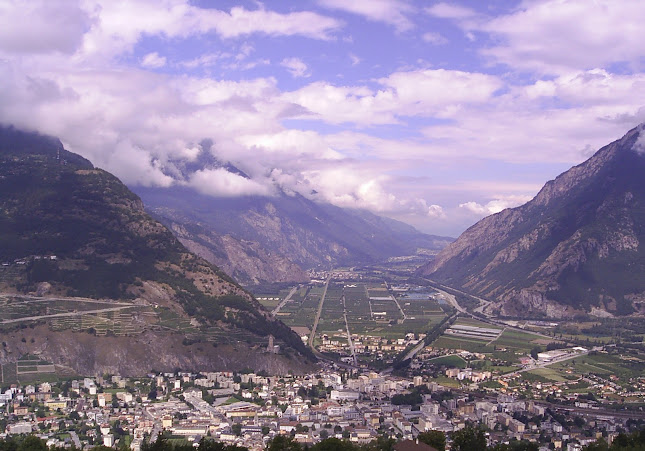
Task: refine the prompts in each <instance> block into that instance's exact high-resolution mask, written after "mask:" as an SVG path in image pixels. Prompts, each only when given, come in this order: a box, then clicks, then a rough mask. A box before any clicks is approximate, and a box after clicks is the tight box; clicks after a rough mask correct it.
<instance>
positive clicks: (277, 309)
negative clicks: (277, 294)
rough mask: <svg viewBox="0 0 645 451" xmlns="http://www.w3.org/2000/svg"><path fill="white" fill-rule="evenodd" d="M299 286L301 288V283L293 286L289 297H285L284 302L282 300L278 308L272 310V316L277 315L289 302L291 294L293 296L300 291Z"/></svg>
mask: <svg viewBox="0 0 645 451" xmlns="http://www.w3.org/2000/svg"><path fill="white" fill-rule="evenodd" d="M298 288H300V285H298V286H295V287H293V288H292V289H291V291H290V292H289V294H288V295H287V297H285V298H284V299H283V300H282V302H280V303H279V304H278V306H277V307H276V308H274V309H273V311H271V316H275V315H277V314H278V312H279V311H280V309H281V308H282V307H284V305H285V304H286V303H287V302H289V301H290V300H291V296H293V295H294V294H296V291H298Z"/></svg>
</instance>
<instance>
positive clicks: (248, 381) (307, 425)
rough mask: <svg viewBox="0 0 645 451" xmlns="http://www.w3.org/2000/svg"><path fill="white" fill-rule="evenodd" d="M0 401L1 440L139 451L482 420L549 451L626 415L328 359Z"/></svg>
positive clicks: (30, 391) (619, 422)
mask: <svg viewBox="0 0 645 451" xmlns="http://www.w3.org/2000/svg"><path fill="white" fill-rule="evenodd" d="M458 371H459V372H462V371H463V372H464V373H465V374H468V370H458ZM475 373H477V372H473V371H472V370H471V371H470V373H469V374H468V378H470V379H471V380H472V379H473V377H475V376H476V374H475ZM455 377H459V373H457V375H456V376H455ZM464 377H466V375H465V376H464ZM410 393H422V396H421V398H420V402H418V403H416V404H415V405H401V404H398V403H394V402H393V401H394V400H395V399H397V396H396V395H405V394H410ZM399 398H400V397H399ZM580 402H582V400H580ZM0 405H1V406H2V407H3V409H2V412H3V413H2V416H3V417H4V420H5V423H6V429H5V431H4V434H5V435H6V434H25V433H36V434H38V435H40V436H41V437H43V438H44V439H46V440H47V441H48V444H50V445H58V446H70V447H71V446H72V445H75V446H76V447H77V448H79V449H81V448H86V447H90V446H93V445H96V444H103V445H106V446H110V447H122V446H124V445H127V446H129V447H130V448H131V449H132V450H134V451H137V450H139V449H140V448H141V445H142V443H143V441H144V440H153V441H154V440H156V438H157V437H159V435H160V434H167V435H169V436H170V437H176V438H183V439H185V440H187V441H189V442H194V443H196V442H197V441H199V440H200V439H201V438H202V437H212V438H213V439H215V440H218V441H222V442H225V443H230V444H236V445H239V446H246V447H248V448H249V449H258V450H259V449H263V448H264V446H265V444H266V442H267V441H268V440H270V439H271V438H272V437H274V436H275V435H277V434H288V435H290V436H292V437H294V438H295V439H296V440H297V441H299V442H302V443H309V444H311V443H316V442H318V441H320V440H322V439H325V438H327V437H338V438H343V439H346V440H350V441H353V442H355V443H367V442H370V441H371V440H374V439H375V438H376V437H378V436H379V435H380V434H385V435H388V436H392V437H396V438H398V439H402V440H403V439H414V438H415V437H416V435H418V434H419V433H420V432H423V431H428V430H439V431H443V432H445V433H446V434H448V436H450V433H452V432H453V431H456V430H459V429H461V428H463V427H465V426H466V425H467V424H480V425H483V426H485V427H486V428H487V430H488V431H489V432H488V440H489V441H490V442H491V443H497V442H504V441H508V440H510V439H511V438H517V439H525V440H530V441H534V442H537V443H539V444H540V445H541V446H542V447H543V448H544V449H549V448H551V449H553V448H555V449H577V448H576V447H579V446H582V445H583V444H585V443H590V440H592V439H593V440H595V439H596V438H597V435H598V434H604V436H605V437H606V438H607V439H608V440H609V441H611V439H612V438H613V437H614V436H615V435H616V433H617V432H618V431H619V430H621V428H625V427H626V425H625V418H624V417H616V418H614V417H607V415H606V414H605V416H597V417H594V416H593V415H594V410H593V409H589V412H590V413H589V415H587V416H586V417H585V418H584V419H582V420H576V421H574V419H575V418H574V416H575V415H574V414H567V413H566V412H565V413H564V414H553V413H549V412H550V411H551V410H550V409H555V408H554V406H553V405H549V404H546V403H543V402H538V401H527V400H521V399H518V397H517V396H513V395H512V394H511V393H506V394H491V395H478V396H473V394H472V393H468V392H461V391H450V390H449V389H447V388H445V387H443V386H441V385H439V384H437V383H435V382H433V381H432V380H429V379H427V378H426V377H422V376H416V377H413V378H411V379H408V378H402V377H396V376H391V375H387V374H379V373H376V372H363V373H359V372H356V371H351V372H350V371H347V370H339V369H337V368H334V367H332V366H330V367H327V368H326V369H324V370H321V371H320V372H319V373H316V374H309V375H300V376H296V375H289V376H269V375H266V374H255V373H249V374H235V373H230V372H213V373H207V374H191V373H168V374H156V375H149V376H148V377H146V378H141V379H126V378H122V377H119V376H112V377H110V378H103V377H95V378H83V379H79V380H72V381H71V382H65V383H61V382H59V383H57V384H53V383H46V382H45V383H42V384H40V385H27V386H24V387H23V386H19V385H12V386H10V387H8V388H6V389H5V390H4V391H3V393H2V394H0Z"/></svg>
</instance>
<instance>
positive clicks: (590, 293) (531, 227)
mask: <svg viewBox="0 0 645 451" xmlns="http://www.w3.org/2000/svg"><path fill="white" fill-rule="evenodd" d="M641 129H642V126H641V127H639V128H636V129H633V130H631V131H629V132H628V133H627V134H626V135H625V136H624V137H623V138H621V139H620V140H618V141H615V142H613V143H611V144H609V145H607V146H605V147H603V148H602V149H600V150H599V151H598V152H597V153H596V154H595V155H593V156H592V157H591V158H590V159H589V160H587V161H586V162H584V163H582V164H580V165H578V166H575V167H573V168H571V169H570V170H569V171H567V172H565V173H563V174H561V175H560V176H558V177H557V178H556V179H555V180H552V181H550V182H548V183H547V184H546V185H545V186H544V188H543V189H542V190H541V191H540V192H539V193H538V194H537V196H536V197H535V198H534V199H533V200H531V201H530V202H528V203H527V204H525V205H523V206H521V207H517V208H513V209H507V210H504V211H502V212H500V213H497V214H495V215H492V216H489V217H487V218H484V219H482V220H481V221H479V222H478V223H477V224H475V225H474V226H472V227H470V228H469V229H468V230H467V231H466V232H464V233H463V234H462V235H461V236H460V237H459V238H458V239H457V241H455V242H454V243H452V244H451V245H450V246H448V247H447V248H446V249H444V250H443V251H442V252H441V253H440V254H439V255H438V256H437V258H436V259H435V260H433V261H431V262H429V263H428V264H427V265H425V266H424V267H422V268H420V269H419V272H420V273H421V274H423V275H426V276H428V277H431V278H433V279H436V280H438V281H441V282H443V283H445V284H448V285H453V286H456V287H460V288H462V289H464V290H467V291H469V292H472V293H475V294H478V295H480V296H483V297H486V298H489V299H491V300H493V301H495V302H494V303H493V304H492V305H491V309H496V310H497V311H498V312H499V313H502V314H507V315H512V316H523V315H532V316H535V315H546V316H554V317H560V316H568V315H574V314H576V313H580V312H585V311H586V312H592V313H594V314H601V315H606V314H610V315H620V314H629V313H632V312H639V311H641V312H642V311H644V309H643V300H645V296H644V293H645V278H643V277H642V274H643V273H644V271H645V247H644V246H642V245H641V244H642V243H643V241H644V240H645V227H644V225H645V222H644V221H645V182H644V180H645V178H644V177H643V175H644V174H645V156H643V154H642V146H641V141H639V140H641Z"/></svg>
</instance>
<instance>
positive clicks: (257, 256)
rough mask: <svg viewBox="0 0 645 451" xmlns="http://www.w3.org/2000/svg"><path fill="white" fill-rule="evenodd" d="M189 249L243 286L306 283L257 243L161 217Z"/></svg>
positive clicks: (302, 275) (301, 274) (288, 263)
mask: <svg viewBox="0 0 645 451" xmlns="http://www.w3.org/2000/svg"><path fill="white" fill-rule="evenodd" d="M160 220H161V221H162V222H164V223H166V224H167V226H168V227H169V228H170V230H172V232H173V233H174V234H175V236H176V237H177V238H178V239H179V241H181V243H182V244H183V245H184V246H186V248H187V249H188V250H190V251H191V252H193V253H194V254H196V255H199V256H200V257H202V258H204V259H205V260H207V261H209V262H211V263H213V264H214V265H217V266H218V267H219V268H221V269H222V271H224V272H225V273H227V274H230V275H231V277H233V278H234V279H235V280H237V281H238V282H240V283H242V284H244V285H257V284H260V283H265V282H297V283H301V282H309V277H308V276H307V273H306V272H305V271H304V270H303V269H302V268H300V267H299V266H298V265H296V264H295V263H293V262H291V261H289V260H288V259H287V258H286V257H284V256H283V255H281V254H278V253H271V252H268V251H267V250H266V249H265V248H263V247H262V246H261V245H260V243H258V242H257V241H245V240H241V239H238V238H235V237H233V236H231V235H218V234H217V233H216V232H214V231H213V230H211V229H209V228H208V227H206V226H204V225H200V224H198V223H193V222H191V221H189V220H186V219H184V220H182V219H178V220H173V219H170V218H168V217H160Z"/></svg>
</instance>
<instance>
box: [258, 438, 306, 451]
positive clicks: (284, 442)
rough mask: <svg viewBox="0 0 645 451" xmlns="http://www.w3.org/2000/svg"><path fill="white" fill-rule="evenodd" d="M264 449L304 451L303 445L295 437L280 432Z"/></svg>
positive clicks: (265, 450)
mask: <svg viewBox="0 0 645 451" xmlns="http://www.w3.org/2000/svg"><path fill="white" fill-rule="evenodd" d="M264 451H302V446H301V445H300V443H298V442H296V441H295V440H294V439H293V437H288V436H286V435H281V434H279V435H276V436H275V437H273V439H272V440H269V442H268V443H267V445H266V447H265V448H264Z"/></svg>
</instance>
